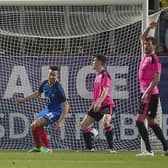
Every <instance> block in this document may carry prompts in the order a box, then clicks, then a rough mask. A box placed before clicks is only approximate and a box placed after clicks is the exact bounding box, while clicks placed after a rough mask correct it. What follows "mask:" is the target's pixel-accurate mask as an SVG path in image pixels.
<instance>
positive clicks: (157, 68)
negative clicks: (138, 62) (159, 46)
mask: <svg viewBox="0 0 168 168" xmlns="http://www.w3.org/2000/svg"><path fill="white" fill-rule="evenodd" d="M152 69H153V72H154V73H161V64H160V63H159V62H156V63H154V64H153V66H152Z"/></svg>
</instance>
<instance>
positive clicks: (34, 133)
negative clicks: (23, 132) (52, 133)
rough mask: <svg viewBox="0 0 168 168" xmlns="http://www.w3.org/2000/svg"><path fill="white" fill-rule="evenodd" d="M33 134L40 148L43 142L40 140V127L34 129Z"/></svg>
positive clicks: (36, 144)
mask: <svg viewBox="0 0 168 168" xmlns="http://www.w3.org/2000/svg"><path fill="white" fill-rule="evenodd" d="M32 135H33V139H34V143H35V146H36V148H40V147H41V142H40V136H39V132H38V129H33V130H32Z"/></svg>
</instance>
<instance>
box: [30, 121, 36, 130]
mask: <svg viewBox="0 0 168 168" xmlns="http://www.w3.org/2000/svg"><path fill="white" fill-rule="evenodd" d="M36 128H37V122H36V121H34V122H33V123H32V124H31V129H32V130H35V129H36Z"/></svg>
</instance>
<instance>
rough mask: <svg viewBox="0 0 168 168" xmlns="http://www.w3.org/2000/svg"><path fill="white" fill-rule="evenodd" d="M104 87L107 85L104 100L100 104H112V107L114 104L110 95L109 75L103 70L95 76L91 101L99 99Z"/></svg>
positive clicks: (110, 82)
mask: <svg viewBox="0 0 168 168" xmlns="http://www.w3.org/2000/svg"><path fill="white" fill-rule="evenodd" d="M104 87H109V90H108V94H107V96H106V98H105V99H104V101H103V102H102V104H101V106H102V107H103V106H106V105H112V106H113V107H114V106H115V104H114V101H113V99H112V98H111V96H110V92H111V89H112V80H111V77H110V75H109V73H108V72H107V71H106V70H104V71H102V72H100V73H98V74H97V75H96V77H95V81H94V87H93V102H94V104H95V103H96V102H97V101H98V100H99V98H100V96H101V94H102V91H103V88H104Z"/></svg>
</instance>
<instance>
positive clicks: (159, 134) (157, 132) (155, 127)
mask: <svg viewBox="0 0 168 168" xmlns="http://www.w3.org/2000/svg"><path fill="white" fill-rule="evenodd" d="M149 126H150V127H151V128H152V130H153V132H154V133H155V135H156V136H157V137H158V139H159V140H160V141H161V143H162V145H163V149H164V151H166V150H167V149H168V147H167V143H166V140H165V138H164V135H163V132H162V130H161V128H160V127H159V125H158V124H153V125H152V124H151V125H149Z"/></svg>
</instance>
